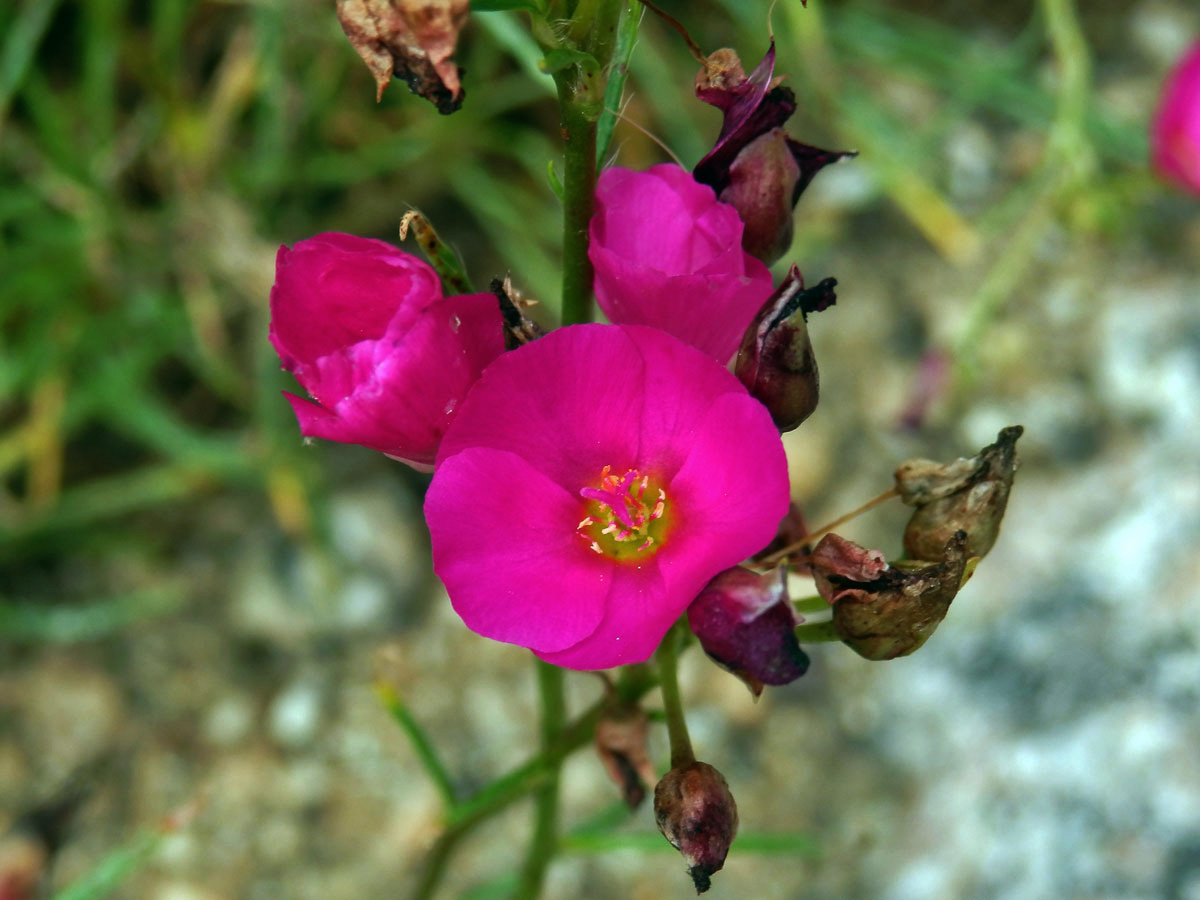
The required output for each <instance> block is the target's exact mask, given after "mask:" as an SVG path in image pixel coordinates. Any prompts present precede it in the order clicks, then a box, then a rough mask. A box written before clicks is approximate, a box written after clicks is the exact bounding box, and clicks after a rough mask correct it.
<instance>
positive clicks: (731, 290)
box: [588, 164, 772, 363]
mask: <svg viewBox="0 0 1200 900" xmlns="http://www.w3.org/2000/svg"><path fill="white" fill-rule="evenodd" d="M588 256H589V257H590V258H591V260H592V265H593V266H595V268H596V280H595V290H596V300H597V301H598V302H599V304H600V308H601V309H602V310H604V313H605V315H607V316H608V318H609V320H610V321H612V322H616V323H617V324H621V325H652V326H654V327H655V328H661V329H662V330H663V331H667V332H669V333H671V334H673V335H675V336H676V337H678V338H680V339H681V340H684V341H686V342H687V343H689V344H691V345H692V346H693V347H698V348H700V349H701V350H703V351H704V352H705V353H707V354H709V355H710V356H712V357H714V358H715V359H716V360H717V361H718V362H721V363H724V362H727V361H728V360H729V357H731V356H732V355H733V353H734V351H735V350H737V347H738V343H739V342H740V341H741V339H742V332H744V331H745V330H746V326H747V325H749V324H750V320H751V319H753V318H754V314H755V313H756V312H758V308H759V307H760V306H762V304H763V301H764V300H766V299H767V297H768V296H770V294H771V289H772V284H771V273H770V272H768V271H767V267H766V266H765V265H763V264H762V263H761V262H759V261H758V260H757V259H755V258H754V257H753V256H751V255H750V254H748V253H746V251H745V250H743V249H742V220H741V219H739V218H738V214H737V211H736V210H734V208H733V207H732V206H728V205H726V204H724V203H720V202H718V201H717V197H716V194H714V193H713V190H712V188H710V187H708V186H707V185H703V184H699V183H698V182H697V181H696V180H695V179H694V178H692V176H691V175H690V174H689V173H688V172H686V171H684V170H683V169H681V168H680V167H679V166H676V165H672V164H663V165H659V166H653V167H651V168H649V169H647V170H646V171H645V172H634V171H632V170H630V169H621V168H611V169H605V170H604V172H603V173H602V174H601V175H600V180H599V183H598V185H597V188H596V214H595V215H594V216H593V217H592V223H591V246H590V248H589V249H588Z"/></svg>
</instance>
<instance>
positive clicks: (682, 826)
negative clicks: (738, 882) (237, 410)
mask: <svg viewBox="0 0 1200 900" xmlns="http://www.w3.org/2000/svg"><path fill="white" fill-rule="evenodd" d="M654 821H655V822H656V824H657V825H658V830H659V831H661V832H662V834H663V837H665V838H666V839H667V840H668V841H670V842H671V846H673V847H674V848H675V849H676V850H678V851H679V852H680V853H681V854H682V855H683V860H684V862H685V863H687V867H688V874H689V875H691V876H692V883H693V884H694V885H695V886H696V893H697V894H703V893H704V892H705V891H707V890H708V889H709V887H711V885H712V875H713V873H714V872H718V871H720V869H721V867H722V866H724V865H725V857H726V855H727V854H728V853H729V845H730V844H732V843H733V838H734V835H736V834H737V826H738V814H737V803H735V802H734V799H733V794H732V793H730V791H729V785H728V784H726V783H725V776H723V775H722V774H721V773H720V772H718V771H717V770H716V769H715V768H713V767H712V766H710V765H709V764H708V763H703V762H692V763H688V764H687V765H683V766H679V767H678V768H674V769H672V770H671V771H670V772H668V773H667V774H666V775H664V776H663V777H662V780H661V781H659V783H658V785H657V787H655V789H654Z"/></svg>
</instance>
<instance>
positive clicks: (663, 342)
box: [622, 326, 745, 480]
mask: <svg viewBox="0 0 1200 900" xmlns="http://www.w3.org/2000/svg"><path fill="white" fill-rule="evenodd" d="M622 330H623V331H624V332H625V333H626V334H627V335H628V336H629V338H630V339H631V340H632V341H633V342H634V344H636V345H637V348H638V352H639V353H641V355H642V359H644V360H645V363H646V371H647V373H648V374H649V383H650V384H651V385H653V387H652V389H650V390H648V391H647V392H646V396H645V398H644V400H643V404H644V405H643V407H642V414H641V422H640V426H641V429H640V430H641V436H642V437H641V446H640V449H639V454H638V457H639V460H640V461H641V463H642V464H643V465H644V466H645V467H646V468H647V469H649V470H651V471H654V472H657V473H658V474H659V476H660V477H662V478H665V479H668V480H669V479H671V478H674V477H675V473H676V472H678V471H679V467H680V466H681V465H683V461H684V459H686V457H687V455H688V453H690V452H691V449H692V441H693V440H694V437H695V435H696V432H697V430H698V429H699V428H700V427H701V426H702V424H703V423H704V421H705V418H706V417H707V415H708V411H709V410H710V409H711V408H712V405H713V402H714V401H715V400H716V398H717V397H719V396H720V395H721V394H729V393H734V394H741V395H744V393H745V388H744V387H742V384H741V382H739V381H738V380H737V378H736V377H735V376H734V375H733V374H732V373H730V372H729V371H728V370H727V369H724V368H722V367H721V366H717V365H713V360H712V358H711V357H710V356H709V355H708V354H706V353H704V352H703V351H702V350H698V349H696V348H695V347H693V346H690V345H688V344H685V343H683V342H682V341H679V340H675V339H673V338H670V337H667V336H665V335H664V334H663V332H662V331H660V330H658V329H655V328H641V327H636V326H626V327H625V328H624V329H622Z"/></svg>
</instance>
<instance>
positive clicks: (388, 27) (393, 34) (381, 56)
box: [337, 0, 468, 115]
mask: <svg viewBox="0 0 1200 900" xmlns="http://www.w3.org/2000/svg"><path fill="white" fill-rule="evenodd" d="M467 13H468V0H337V16H338V21H339V22H340V23H341V25H342V31H344V32H345V33H346V37H347V38H349V40H350V43H351V45H353V47H354V49H355V50H356V51H357V52H358V55H359V56H361V57H362V59H363V62H365V63H366V64H367V68H368V69H370V70H371V74H372V75H373V76H374V78H375V85H376V93H375V99H376V100H379V99H380V98H382V97H383V89H384V88H385V87H387V85H388V82H389V81H390V80H391V78H392V76H393V75H394V76H395V77H396V78H400V79H402V80H404V81H405V82H407V83H408V87H409V90H411V91H412V92H413V93H414V94H419V95H420V96H422V97H424V98H425V99H426V100H428V101H429V102H431V103H432V104H433V105H434V106H436V107H437V110H438V112H440V113H442V114H443V115H444V114H448V113H452V112H454V111H455V110H457V109H458V108H459V107H460V106H462V100H463V89H462V85H461V84H460V82H459V75H460V74H461V73H460V71H459V68H458V66H456V65H455V64H454V60H453V59H452V57H453V55H454V48H455V45H456V44H457V43H458V33H459V31H460V30H462V27H463V24H464V23H465V22H466V20H467Z"/></svg>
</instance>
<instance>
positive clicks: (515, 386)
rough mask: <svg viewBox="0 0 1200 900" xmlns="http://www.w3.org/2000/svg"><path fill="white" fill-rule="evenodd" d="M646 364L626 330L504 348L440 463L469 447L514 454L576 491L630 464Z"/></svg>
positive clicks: (559, 334) (588, 330)
mask: <svg viewBox="0 0 1200 900" xmlns="http://www.w3.org/2000/svg"><path fill="white" fill-rule="evenodd" d="M646 392H647V388H646V375H645V365H644V363H643V362H642V358H641V355H640V354H639V353H638V350H637V347H636V345H635V344H634V343H633V342H632V341H631V340H630V338H629V336H628V335H626V334H625V333H624V332H622V331H621V330H620V329H615V328H609V327H608V326H605V325H572V326H569V327H567V328H559V329H557V330H555V331H553V332H551V333H550V334H548V335H546V336H545V337H543V338H539V339H538V340H536V341H533V342H532V343H529V344H526V345H524V346H523V347H519V348H517V349H516V350H513V351H510V352H508V353H505V354H504V355H503V356H501V357H500V358H499V359H497V360H496V361H495V362H494V363H493V364H492V365H491V366H489V367H488V369H487V371H485V372H484V373H483V377H482V378H480V380H479V383H478V384H477V385H475V388H474V389H473V390H472V391H471V394H470V396H469V397H468V398H467V400H466V402H465V403H464V404H463V406H462V409H461V410H460V412H459V415H458V418H457V420H456V421H455V426H454V427H453V428H452V429H450V431H449V432H448V433H447V434H446V439H445V441H444V442H443V444H442V449H441V452H440V454H439V456H438V459H439V460H444V459H447V458H448V457H450V456H452V455H453V454H455V453H458V452H459V451H461V450H463V449H464V448H467V447H475V446H482V447H493V448H495V449H497V450H507V451H509V452H511V453H515V454H517V455H518V456H520V457H521V458H522V459H524V460H525V461H526V462H529V463H531V464H532V465H533V466H534V468H536V469H537V470H538V471H539V472H542V473H543V474H545V475H546V476H547V477H549V478H550V479H551V480H552V481H555V482H557V483H558V484H560V485H562V486H563V487H564V488H566V489H568V490H570V491H578V490H579V489H580V488H582V487H587V486H593V487H594V486H595V484H596V483H597V481H598V480H599V477H600V471H601V470H602V469H603V468H604V467H605V466H612V467H613V468H614V469H617V470H618V471H620V470H621V469H622V467H623V468H628V467H630V466H632V465H633V464H634V463H635V461H636V456H637V450H638V434H637V429H636V428H633V427H630V425H631V423H636V422H637V421H638V418H639V416H640V415H641V410H642V403H643V398H644V397H645V395H646Z"/></svg>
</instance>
